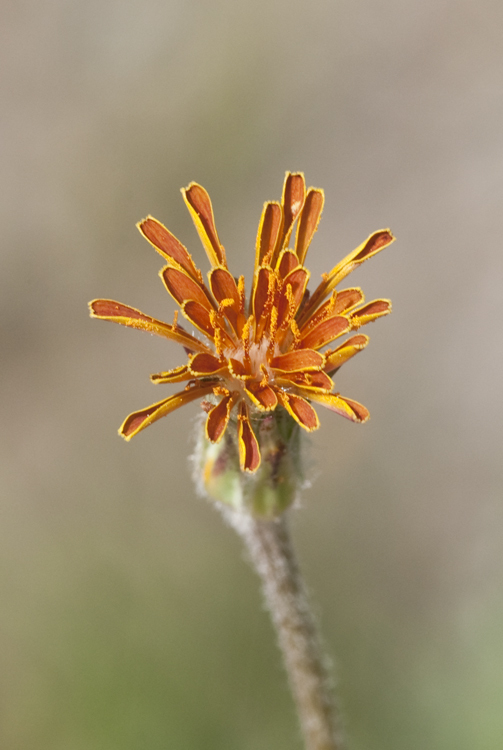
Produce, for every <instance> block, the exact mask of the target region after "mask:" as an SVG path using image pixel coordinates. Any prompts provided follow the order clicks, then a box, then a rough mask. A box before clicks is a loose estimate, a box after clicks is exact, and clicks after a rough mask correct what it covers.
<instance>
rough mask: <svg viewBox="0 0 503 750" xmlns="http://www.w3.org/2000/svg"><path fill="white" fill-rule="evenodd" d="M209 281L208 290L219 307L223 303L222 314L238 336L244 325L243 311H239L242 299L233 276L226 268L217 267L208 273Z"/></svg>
mask: <svg viewBox="0 0 503 750" xmlns="http://www.w3.org/2000/svg"><path fill="white" fill-rule="evenodd" d="M209 279H210V289H211V291H212V294H213V296H214V297H215V299H216V301H217V302H218V303H219V305H220V303H224V304H222V313H223V314H224V315H225V317H226V318H227V320H228V321H229V323H230V324H231V326H232V328H233V329H234V331H235V332H236V334H238V335H240V333H241V330H242V328H243V325H244V310H242V309H241V307H242V299H241V295H240V294H239V289H238V286H237V284H236V280H235V279H234V276H233V275H232V274H231V273H230V271H228V270H227V269H226V268H220V267H217V268H213V269H212V270H211V271H210V273H209ZM243 295H244V290H243ZM243 304H244V302H243Z"/></svg>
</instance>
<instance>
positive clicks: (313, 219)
mask: <svg viewBox="0 0 503 750" xmlns="http://www.w3.org/2000/svg"><path fill="white" fill-rule="evenodd" d="M324 202H325V194H324V192H323V190H319V189H317V188H309V190H308V193H307V195H306V201H305V203H304V207H303V209H302V213H301V215H300V219H299V225H298V227H297V237H296V238H295V252H296V253H297V256H298V258H299V263H304V260H305V257H306V253H307V251H308V248H309V245H310V244H311V240H312V239H313V235H314V233H315V232H316V230H317V229H318V224H319V223H320V219H321V212H322V211H323V204H324Z"/></svg>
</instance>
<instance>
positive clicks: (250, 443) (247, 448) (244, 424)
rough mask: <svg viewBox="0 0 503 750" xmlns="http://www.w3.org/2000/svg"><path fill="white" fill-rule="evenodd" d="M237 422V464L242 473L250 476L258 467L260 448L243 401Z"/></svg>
mask: <svg viewBox="0 0 503 750" xmlns="http://www.w3.org/2000/svg"><path fill="white" fill-rule="evenodd" d="M238 421H239V427H238V448H239V463H240V466H241V470H242V471H248V472H249V473H250V474H252V473H253V472H254V471H257V469H258V467H259V466H260V448H259V444H258V441H257V438H256V437H255V433H254V432H253V429H252V426H251V424H250V418H249V416H248V407H247V406H246V402H245V401H241V405H240V408H239V416H238Z"/></svg>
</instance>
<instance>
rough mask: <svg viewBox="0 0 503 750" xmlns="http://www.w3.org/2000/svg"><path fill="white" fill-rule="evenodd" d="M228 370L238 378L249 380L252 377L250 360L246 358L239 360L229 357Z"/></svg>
mask: <svg viewBox="0 0 503 750" xmlns="http://www.w3.org/2000/svg"><path fill="white" fill-rule="evenodd" d="M229 370H230V373H231V375H233V376H234V377H235V378H238V380H249V379H250V378H251V377H253V375H252V371H251V365H250V362H249V361H246V360H245V361H244V362H241V360H239V359H233V358H232V357H229Z"/></svg>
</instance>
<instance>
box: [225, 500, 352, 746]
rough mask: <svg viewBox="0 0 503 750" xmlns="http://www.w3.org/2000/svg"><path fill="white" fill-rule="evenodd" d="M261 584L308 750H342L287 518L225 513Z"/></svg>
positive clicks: (319, 649) (324, 666) (322, 662)
mask: <svg viewBox="0 0 503 750" xmlns="http://www.w3.org/2000/svg"><path fill="white" fill-rule="evenodd" d="M225 515H226V516H227V518H228V520H229V521H230V523H231V525H232V526H233V527H234V528H235V529H236V531H237V532H238V533H239V534H240V536H241V537H242V538H243V540H244V542H245V544H246V547H247V549H248V552H249V555H250V557H251V560H252V562H253V565H254V567H255V569H256V571H257V573H258V574H259V576H260V578H261V579H262V584H263V590H264V596H265V600H266V603H267V606H268V608H269V611H270V613H271V618H272V621H273V623H274V626H275V628H276V632H277V635H278V641H279V646H280V648H281V651H282V654H283V659H284V663H285V667H286V671H287V674H288V679H289V681H290V686H291V689H292V693H293V697H294V699H295V703H296V706H297V712H298V716H299V720H300V724H301V728H302V732H303V735H304V740H305V745H306V750H342V748H343V741H342V736H341V731H340V728H339V721H338V712H337V709H336V706H335V701H334V696H333V692H332V689H331V684H330V680H329V677H328V671H327V666H326V659H325V657H324V656H323V653H322V650H321V646H320V641H319V636H318V633H317V630H316V625H315V621H314V617H313V614H312V612H311V608H310V606H309V601H308V597H307V595H306V590H305V586H304V583H303V581H302V577H301V574H300V571H299V567H298V564H297V560H296V557H295V553H294V550H293V547H292V543H291V540H290V534H289V532H288V528H287V524H286V520H285V515H286V514H283V515H282V516H281V517H280V518H278V519H274V520H262V519H257V518H253V517H252V516H250V515H248V514H247V513H239V512H236V511H230V512H229V511H227V512H226V514H225Z"/></svg>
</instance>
